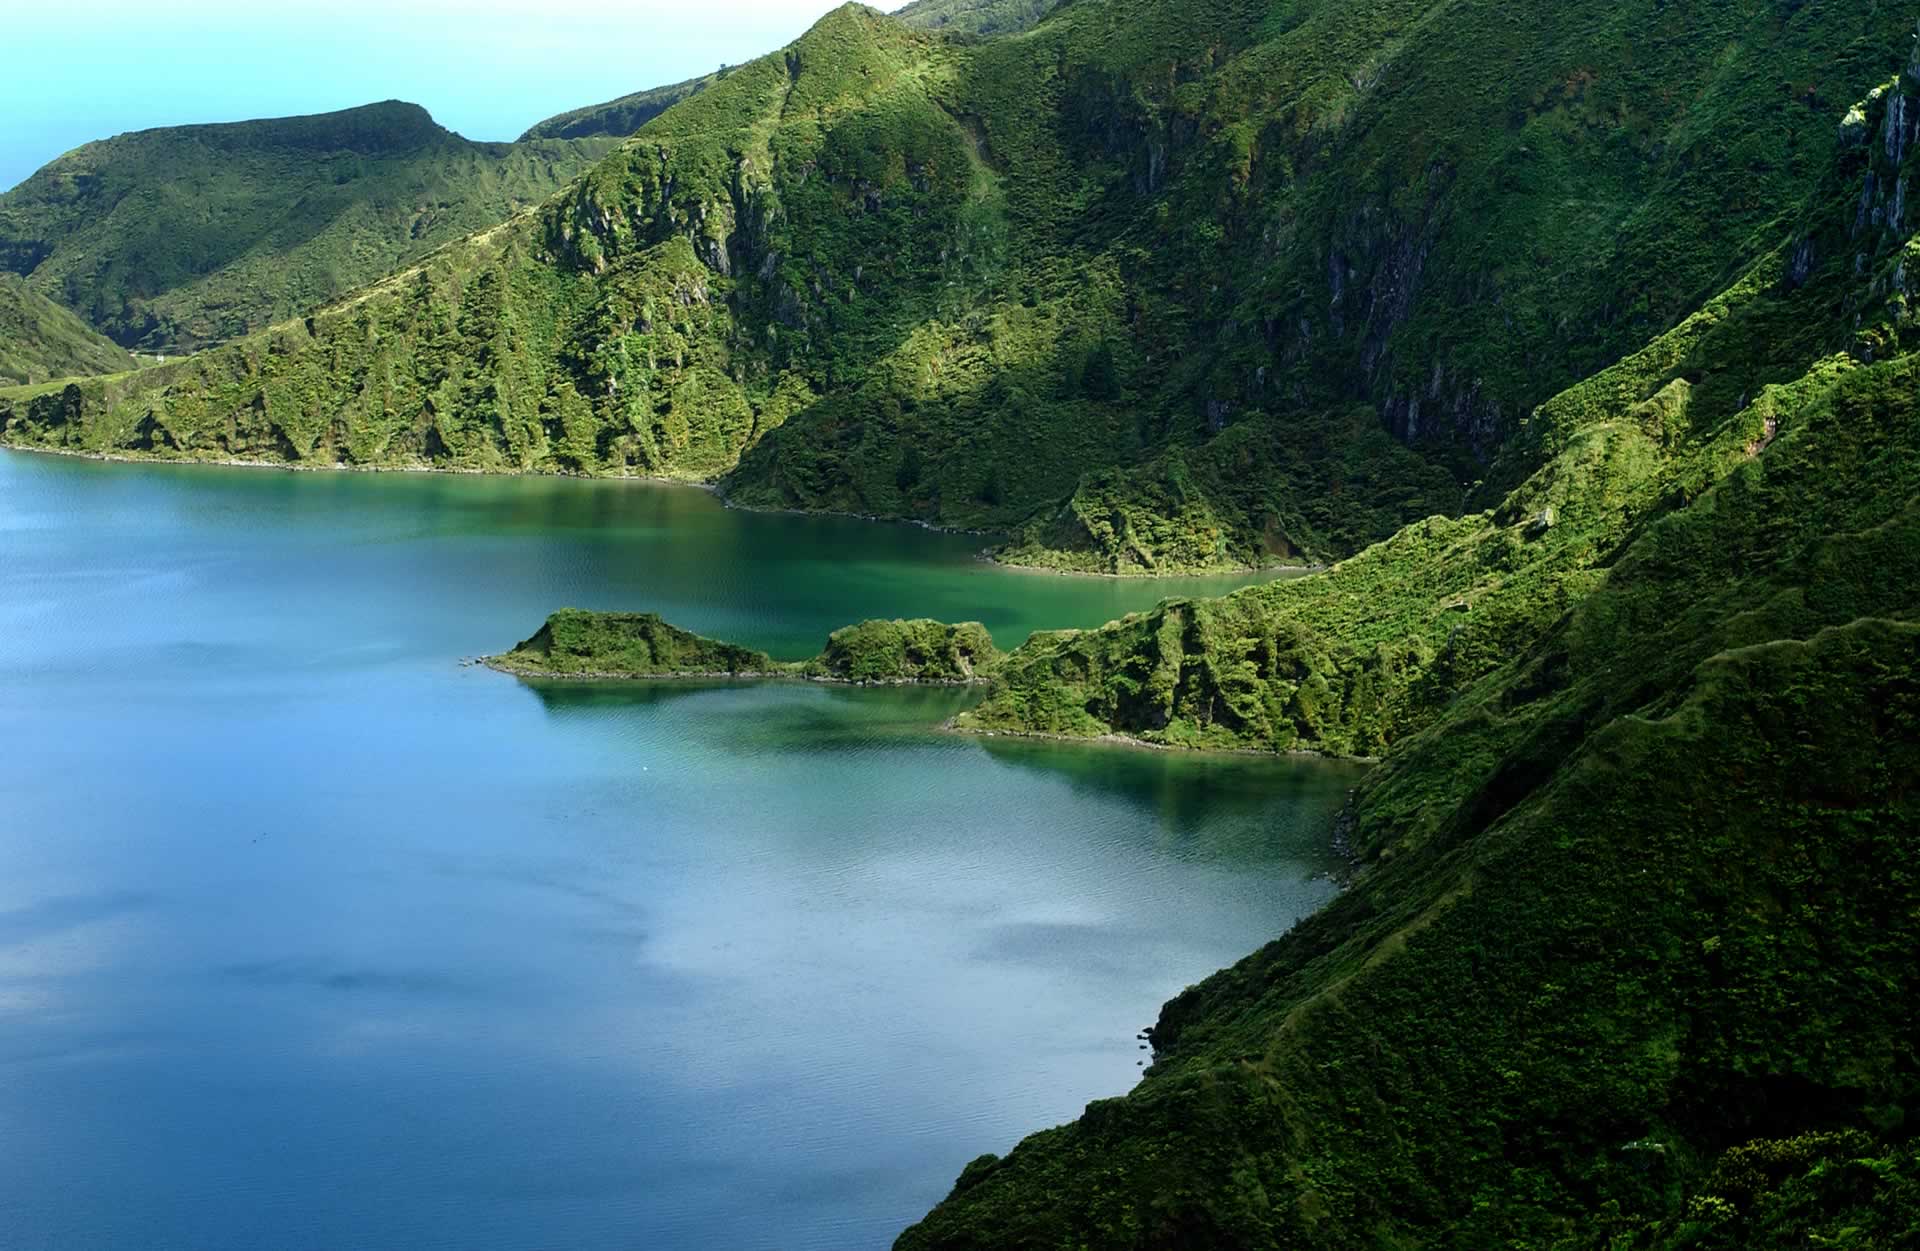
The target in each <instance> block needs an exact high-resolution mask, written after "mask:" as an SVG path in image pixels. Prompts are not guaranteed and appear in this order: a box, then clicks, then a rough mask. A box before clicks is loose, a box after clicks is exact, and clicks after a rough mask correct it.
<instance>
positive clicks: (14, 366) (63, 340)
mask: <svg viewBox="0 0 1920 1251" xmlns="http://www.w3.org/2000/svg"><path fill="white" fill-rule="evenodd" d="M134 366H135V361H134V359H133V357H132V356H130V355H128V353H127V351H126V349H124V348H122V347H121V346H120V345H119V344H117V343H114V342H113V341H112V340H110V339H106V338H103V337H101V336H100V335H99V334H98V333H96V332H95V331H94V330H93V329H92V328H91V327H89V326H88V325H87V324H86V323H85V322H83V321H81V320H80V319H79V318H78V317H75V316H74V315H73V314H72V313H71V312H69V311H67V310H66V309H64V308H61V307H60V306H59V305H58V304H55V303H54V302H53V301H52V300H49V299H47V298H46V297H45V296H43V295H41V294H39V293H38V292H36V291H34V290H33V289H32V288H30V287H28V286H27V284H26V283H24V282H22V281H21V280H20V278H19V276H18V275H15V274H7V273H0V385H6V384H15V383H28V382H45V381H47V380H48V379H49V378H70V377H73V376H76V375H79V374H110V373H118V372H121V371H123V370H129V369H132V368H134Z"/></svg>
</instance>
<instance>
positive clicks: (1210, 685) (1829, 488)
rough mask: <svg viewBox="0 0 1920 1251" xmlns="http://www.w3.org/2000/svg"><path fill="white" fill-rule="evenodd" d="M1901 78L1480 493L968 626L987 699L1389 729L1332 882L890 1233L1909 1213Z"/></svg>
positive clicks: (1912, 117) (1915, 548) (1890, 1230)
mask: <svg viewBox="0 0 1920 1251" xmlns="http://www.w3.org/2000/svg"><path fill="white" fill-rule="evenodd" d="M1916 99H1920V62H1916V63H1915V64H1914V65H1913V66H1912V67H1911V68H1909V69H1907V70H1906V71H1905V72H1904V73H1903V74H1902V76H1901V77H1900V78H1898V79H1896V80H1895V81H1894V82H1892V83H1890V84H1888V85H1887V86H1886V88H1884V89H1882V90H1880V91H1877V92H1876V93H1875V94H1874V95H1873V96H1872V97H1870V98H1869V99H1868V100H1867V101H1866V102H1865V103H1863V105H1862V106H1861V107H1860V108H1859V109H1856V110H1855V111H1854V112H1853V113H1852V114H1851V115H1850V116H1849V118H1848V121H1847V122H1846V123H1845V125H1844V126H1843V127H1842V128H1841V130H1840V136H1841V141H1842V150H1841V152H1840V154H1839V156H1838V159H1837V168H1836V172H1835V173H1834V175H1833V176H1832V177H1831V178H1830V179H1829V180H1828V181H1827V182H1826V184H1825V186H1824V187H1823V189H1822V190H1821V191H1820V192H1819V193H1818V194H1817V195H1816V196H1815V198H1814V202H1813V204H1812V206H1811V208H1810V210H1809V211H1808V212H1807V214H1806V216H1805V217H1804V218H1803V219H1802V220H1801V221H1800V223H1799V224H1798V225H1797V226H1795V225H1788V226H1786V227H1785V228H1784V229H1783V231H1782V235H1783V237H1784V243H1783V245H1782V247H1781V248H1780V250H1779V252H1778V253H1777V254H1775V255H1774V256H1772V257H1770V258H1769V259H1767V260H1766V261H1763V262H1762V263H1760V264H1759V265H1758V266H1756V267H1755V268H1754V269H1753V270H1752V271H1750V272H1749V273H1748V274H1746V275H1745V276H1744V277H1743V278H1742V279H1741V280H1740V281H1739V282H1738V283H1736V284H1735V285H1734V286H1733V287H1732V288H1731V289H1730V290H1729V291H1728V292H1727V293H1726V294H1725V295H1723V296H1721V297H1719V298H1717V299H1716V300H1714V301H1713V302H1711V303H1710V304H1709V305H1708V306H1707V307H1706V308H1704V309H1703V310H1702V311H1701V312H1700V313H1698V314H1696V315H1695V316H1694V317H1692V318H1690V319H1688V320H1687V321H1686V322H1685V323H1683V324H1682V325H1681V326H1680V327H1679V328H1677V329H1676V330H1674V331H1673V332H1671V333H1669V334H1667V335H1664V336H1662V337H1661V338H1660V339H1658V340H1656V341H1655V342H1654V343H1653V344H1652V345H1651V346H1649V347H1648V348H1647V349H1646V350H1644V351H1643V352H1641V353H1639V354H1637V355H1636V356H1635V357H1633V358H1631V359H1629V360H1628V361H1626V362H1624V363H1623V364H1622V365H1620V366H1618V367H1616V368H1613V369H1610V370H1607V371H1604V372H1602V373H1601V374H1598V375H1596V376H1595V377H1594V378H1593V379H1591V380H1589V381H1588V382H1586V383H1583V384H1581V385H1580V386H1578V387H1576V388H1574V389H1572V390H1570V391H1569V392H1567V393H1565V394H1563V395H1561V396H1560V397H1557V398H1556V399H1555V400H1554V401H1553V402H1552V403H1550V404H1548V405H1546V406H1545V407H1543V408H1542V409H1541V410H1540V412H1538V413H1537V414H1536V415H1535V416H1534V418H1533V420H1532V422H1531V423H1530V425H1529V427H1528V430H1527V432H1526V435H1525V437H1524V440H1523V444H1524V446H1522V447H1519V448H1516V450H1515V452H1514V454H1515V455H1517V456H1522V457H1524V458H1526V459H1527V460H1528V461H1539V462H1541V464H1542V467H1541V468H1540V469H1539V470H1538V471H1537V472H1535V473H1533V474H1531V475H1530V476H1528V477H1527V478H1526V479H1525V481H1524V482H1522V484H1521V485H1520V486H1518V487H1517V488H1516V489H1515V490H1514V491H1513V492H1512V493H1511V494H1510V495H1508V496H1507V498H1506V499H1505V500H1503V501H1502V502H1501V503H1500V505H1499V506H1497V507H1496V508H1494V509H1492V510H1491V511H1489V512H1487V513H1484V514H1480V515H1477V516H1473V517H1468V518H1464V519H1461V520H1459V521H1451V522H1433V523H1428V524H1425V525H1422V526H1420V527H1415V528H1414V529H1413V530H1411V531H1409V532H1407V533H1405V534H1402V535H1400V536H1398V537H1397V538H1396V539H1395V540H1393V541H1392V542H1390V543H1388V544H1384V545H1381V546H1380V547H1378V548H1375V549H1372V550H1370V551H1368V552H1367V553H1365V554H1363V555H1362V556H1360V557H1357V558H1355V559H1354V560H1352V561H1350V562H1347V563H1345V564H1343V565H1341V566H1339V567H1337V568H1336V569H1334V570H1333V571H1331V572H1329V573H1327V574H1325V575H1322V576H1321V577H1319V578H1315V579H1308V580H1305V581H1302V582H1299V583H1296V584H1294V585H1292V586H1289V587H1285V588H1274V589H1271V590H1265V589H1263V590H1260V591H1255V592H1252V593H1242V594H1241V595H1238V596H1235V597H1232V598H1230V599H1228V600H1226V601H1221V602H1217V603H1212V604H1185V605H1174V606H1170V607H1168V608H1165V609H1163V610H1161V611H1160V612H1157V613H1155V614H1150V615H1147V616H1143V617H1140V618H1137V619H1133V620H1130V621H1128V622H1123V623H1119V624H1117V625H1114V626H1110V627H1107V628H1106V629H1104V630H1101V631H1096V632H1088V633H1086V634H1082V635H1074V636H1057V637H1055V638H1053V639H1050V640H1041V641H1038V642H1036V643H1035V644H1033V645H1030V646H1029V647H1028V648H1023V649H1021V651H1019V652H1016V653H1015V654H1014V655H1013V657H1011V658H1010V660H1009V662H1008V666H1007V667H1006V668H1005V669H1004V670H1003V675H1004V676H1003V677H1002V679H1001V682H1002V683H1004V686H1003V688H1002V689H1001V691H1000V694H999V696H998V698H997V699H996V700H995V701H994V702H993V704H991V705H990V707H989V711H988V712H987V713H986V714H985V719H986V720H987V721H988V722H990V723H994V724H1000V725H1021V724H1029V725H1032V726H1034V727H1035V728H1063V729H1067V730H1083V731H1084V730H1091V729H1093V728H1096V727H1111V728H1121V729H1128V730H1133V731H1135V732H1139V733H1143V734H1148V735H1162V736H1167V737H1169V738H1173V739H1176V740H1187V739H1198V740H1200V741H1209V742H1222V743H1224V742H1235V743H1245V744H1250V745H1265V746H1270V747H1277V746H1286V745H1290V744H1293V743H1299V742H1310V743H1316V744H1319V745H1323V746H1346V747H1368V746H1386V747H1389V748H1390V751H1389V754H1388V755H1387V759H1386V762H1385V763H1384V764H1383V765H1382V766H1381V767H1380V768H1379V769H1377V770H1376V771H1375V772H1374V773H1373V774H1371V775H1370V776H1369V778H1368V779H1367V780H1366V782H1365V783H1364V784H1363V785H1362V787H1361V788H1360V790H1359V792H1358V793H1357V795H1356V798H1355V802H1354V804H1353V806H1352V808H1351V809H1350V811H1349V813H1348V816H1347V819H1346V823H1345V824H1346V829H1345V841H1346V843H1347V845H1348V846H1349V847H1350V848H1351V849H1352V851H1353V853H1354V854H1355V856H1356V857H1357V860H1358V863H1359V874H1358V880H1357V882H1356V884H1355V885H1354V887H1353V888H1352V889H1351V890H1349V891H1348V892H1347V893H1346V894H1344V895H1343V896H1341V897H1340V898H1339V899H1338V900H1336V901H1335V902H1334V903H1333V904H1332V905H1331V906H1330V907H1329V908H1328V909H1327V910H1326V911H1325V912H1323V913H1322V914H1320V915H1318V916H1316V917H1314V918H1312V919H1311V920H1309V921H1307V922H1305V923H1303V924H1301V925H1300V926H1298V927H1296V928H1295V929H1294V930H1293V931H1292V932H1290V933H1289V934H1287V935H1286V936H1285V937H1283V938H1281V939H1280V940H1279V941H1277V942H1275V943H1273V944H1271V945H1269V946H1268V947H1267V948H1266V949H1264V950H1263V951H1261V952H1259V953H1257V954H1255V955H1254V956H1251V957H1249V958H1248V959H1247V960H1245V961H1243V962H1241V963H1240V964H1239V965H1237V966H1236V967H1234V968H1233V969H1230V970H1227V971H1225V972H1223V973H1220V974H1217V975H1216V976H1214V977H1213V978H1210V979H1208V980H1207V981H1206V982H1204V983H1202V984H1201V985H1199V986H1197V987H1194V988H1192V989H1190V990H1189V991H1187V992H1186V993H1185V994H1183V995H1181V996H1180V997H1179V998H1177V999H1175V1000H1174V1001H1173V1002H1171V1003H1169V1004H1168V1005H1167V1006H1166V1008H1165V1009H1164V1010H1163V1012H1162V1015H1161V1018H1160V1021H1159V1023H1158V1025H1157V1026H1156V1027H1155V1029H1154V1031H1153V1034H1152V1039H1153V1047H1154V1064H1153V1067H1152V1068H1151V1069H1149V1070H1148V1074H1147V1076H1146V1078H1145V1080H1144V1081H1143V1082H1142V1083H1141V1085H1140V1086H1139V1087H1138V1088H1137V1089H1136V1090H1135V1091H1134V1092H1133V1093H1132V1094H1130V1095H1128V1096H1127V1097H1125V1098H1124V1099H1116V1100H1109V1101H1104V1102H1101V1103H1097V1104H1094V1105H1092V1106H1091V1107H1090V1108H1089V1109H1088V1110H1087V1114H1086V1116H1085V1117H1084V1118H1082V1119H1081V1120H1080V1121H1078V1122H1076V1123H1075V1124H1073V1125H1069V1126H1066V1127H1063V1128H1060V1129H1056V1130H1051V1131H1047V1132H1046V1133H1043V1134H1039V1135H1036V1136H1035V1137H1033V1138H1031V1139H1029V1140H1028V1141H1027V1142H1025V1143H1023V1144H1021V1145H1020V1146H1019V1147H1018V1148H1017V1149H1015V1150H1014V1151H1013V1152H1012V1153H1011V1154H1010V1155H1009V1156H1007V1157H1006V1158H1005V1159H1004V1160H1001V1159H996V1158H991V1157H989V1158H986V1159H983V1160H980V1161H977V1162H976V1163H975V1164H973V1165H972V1166H970V1167H969V1168H968V1169H967V1171H966V1172H965V1173H964V1174H963V1175H962V1177H961V1179H960V1181H959V1183H958V1185H957V1186H956V1187H955V1190H954V1193H953V1195H952V1196H951V1197H950V1198H949V1199H948V1200H947V1201H946V1202H945V1203H944V1204H943V1205H941V1207H940V1208H938V1209H936V1210H935V1212H934V1213H933V1214H932V1215H931V1216H930V1217H929V1218H928V1219H927V1220H926V1221H925V1222H924V1223H922V1224H921V1225H919V1226H916V1227H915V1228H914V1229H912V1230H910V1231H908V1232H907V1233H906V1234H905V1235H903V1237H902V1239H901V1241H900V1245H901V1246H902V1247H906V1248H929V1247H950V1248H958V1247H969V1248H970V1247H1000V1246H1045V1247H1055V1246H1078V1247H1175V1246H1178V1247H1216V1246H1217V1247H1227V1246H1234V1247H1255V1246H1287V1247H1296V1248H1318V1247H1325V1248H1360V1247H1379V1246H1413V1245H1434V1246H1526V1247H1550V1248H1568V1249H1571V1248H1588V1247H1591V1248H1601V1247H1606V1248H1623V1247H1662V1248H1664V1247H1681V1246H1686V1247H1715V1248H1720V1247H1726V1248H1732V1247H1750V1246H1821V1245H1831V1246H1844V1247H1855V1248H1869V1247H1871V1248H1894V1247H1900V1246H1906V1245H1910V1243H1911V1242H1912V1240H1913V1238H1914V1236H1915V1235H1916V1233H1920V1176H1917V1175H1916V1170H1915V1168H1914V1162H1913V1157H1912V1152H1911V1147H1910V1145H1909V1142H1908V1139H1909V1138H1910V1134H1911V1129H1910V1127H1911V1125H1912V1124H1913V1117H1914V1116H1915V1114H1916V1113H1920V1035H1916V1034H1915V1032H1914V1030H1913V1025H1912V1016H1913V1005H1914V1003H1915V1002H1916V1001H1917V998H1916V997H1917V996H1920V954H1917V953H1920V945H1917V944H1920V879H1916V878H1915V876H1914V874H1913V872H1912V865H1913V863H1914V858H1915V855H1916V853H1920V790H1917V789H1916V786H1915V782H1916V779H1920V350H1916V349H1920V331H1917V330H1916V324H1915V322H1914V319H1913V315H1912V312H1911V310H1910V307H1909V303H1908V297H1907V292H1906V281H1907V280H1906V274H1907V272H1908V270H1909V268H1910V266H1911V264H1912V262H1913V260H1914V259H1915V257H1916V256H1920V243H1916V242H1915V241H1914V240H1913V238H1912V227H1911V225H1910V224H1909V223H1908V222H1907V220H1906V215H1905V214H1904V213H1903V212H1902V211H1901V209H1902V205H1903V200H1904V192H1903V191H1902V190H1901V188H1902V187H1903V186H1904V185H1905V183H1906V181H1907V180H1908V179H1910V178H1911V177H1912V176H1913V174H1914V173H1915V172H1916V167H1917V166H1920V162H1917V161H1916V160H1915V159H1914V156H1913V152H1914V148H1915V145H1916V142H1917V141H1920V114H1916V112H1915V108H1914V103H1915V101H1916ZM1822 1238H1824V1239H1831V1241H1819V1240H1817V1239H1822Z"/></svg>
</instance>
